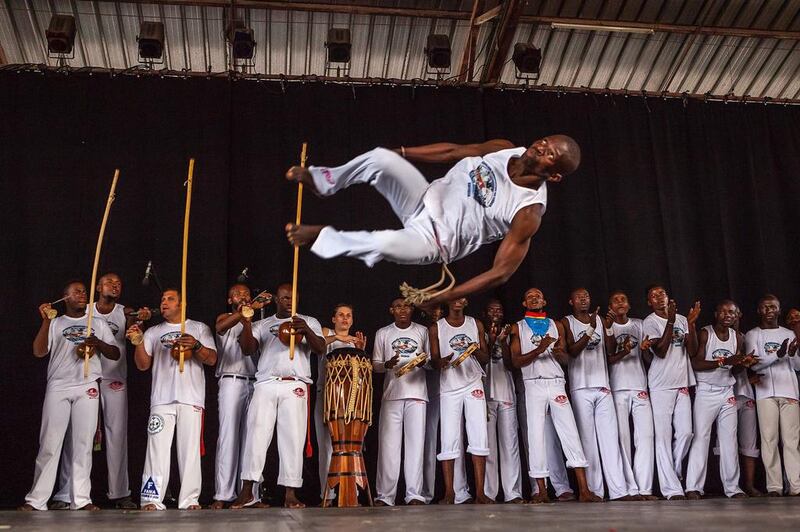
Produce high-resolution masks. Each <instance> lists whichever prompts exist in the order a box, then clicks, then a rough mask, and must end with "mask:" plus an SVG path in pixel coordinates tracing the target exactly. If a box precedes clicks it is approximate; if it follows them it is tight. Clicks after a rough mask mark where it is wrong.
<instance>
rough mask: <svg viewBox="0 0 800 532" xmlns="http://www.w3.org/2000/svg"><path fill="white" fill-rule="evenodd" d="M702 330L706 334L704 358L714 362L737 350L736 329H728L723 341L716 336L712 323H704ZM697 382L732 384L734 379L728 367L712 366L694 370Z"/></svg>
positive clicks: (731, 354)
mask: <svg viewBox="0 0 800 532" xmlns="http://www.w3.org/2000/svg"><path fill="white" fill-rule="evenodd" d="M703 330H705V331H706V333H707V334H708V340H707V341H706V347H705V351H706V352H705V360H708V361H714V362H716V361H717V359H718V358H720V357H725V358H727V357H732V356H733V355H735V354H736V351H737V347H738V346H737V345H736V344H737V341H736V331H734V330H733V329H730V328H729V329H728V339H727V340H725V341H723V340H720V339H719V337H718V336H717V333H716V331H714V326H713V325H706V326H705V327H703ZM694 374H695V377H696V378H697V382H704V383H706V384H711V385H712V386H733V385H734V383H735V382H736V379H734V377H733V372H732V371H731V368H729V367H721V368H714V369H712V370H707V371H695V372H694Z"/></svg>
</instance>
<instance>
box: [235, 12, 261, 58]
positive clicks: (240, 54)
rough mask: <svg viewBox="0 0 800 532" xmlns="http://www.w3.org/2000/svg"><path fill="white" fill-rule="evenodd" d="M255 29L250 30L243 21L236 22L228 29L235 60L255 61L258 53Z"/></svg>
mask: <svg viewBox="0 0 800 532" xmlns="http://www.w3.org/2000/svg"><path fill="white" fill-rule="evenodd" d="M254 35H255V34H254V32H253V28H248V27H246V26H245V25H244V22H242V21H241V20H237V21H234V22H233V23H232V24H231V25H230V26H229V28H228V42H229V43H231V53H232V55H233V58H234V59H253V56H254V55H255V53H256V40H255V37H254Z"/></svg>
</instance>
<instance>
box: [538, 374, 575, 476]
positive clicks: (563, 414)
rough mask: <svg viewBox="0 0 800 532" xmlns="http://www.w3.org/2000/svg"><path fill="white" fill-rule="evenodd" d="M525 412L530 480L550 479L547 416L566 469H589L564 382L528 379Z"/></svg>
mask: <svg viewBox="0 0 800 532" xmlns="http://www.w3.org/2000/svg"><path fill="white" fill-rule="evenodd" d="M524 382H525V408H526V411H527V414H528V416H527V417H528V419H527V421H528V467H529V468H530V471H529V472H528V475H529V476H530V477H531V478H534V479H537V478H545V477H549V476H550V470H549V469H548V455H549V454H550V453H549V451H548V448H547V442H546V437H545V434H546V429H545V426H546V419H547V412H548V411H549V412H550V417H551V419H552V421H553V426H554V427H555V429H556V433H557V434H558V439H559V440H560V442H561V449H562V451H563V453H564V455H565V456H566V459H567V467H571V468H576V467H587V466H588V465H589V463H588V462H587V461H586V457H585V456H584V454H583V447H582V446H581V440H580V436H578V427H577V425H576V424H575V416H574V415H573V413H572V407H571V405H570V402H569V398H568V397H567V392H566V390H565V389H564V379H526V380H525V381H524Z"/></svg>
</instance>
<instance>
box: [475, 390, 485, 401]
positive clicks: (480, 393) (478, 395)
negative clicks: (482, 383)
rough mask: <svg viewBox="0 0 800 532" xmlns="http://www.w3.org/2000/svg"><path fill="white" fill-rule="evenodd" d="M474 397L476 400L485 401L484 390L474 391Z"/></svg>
mask: <svg viewBox="0 0 800 532" xmlns="http://www.w3.org/2000/svg"><path fill="white" fill-rule="evenodd" d="M472 397H474V398H475V399H483V390H472Z"/></svg>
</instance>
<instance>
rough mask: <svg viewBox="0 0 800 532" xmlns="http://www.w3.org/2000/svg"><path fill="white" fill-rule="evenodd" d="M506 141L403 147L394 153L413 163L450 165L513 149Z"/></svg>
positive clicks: (441, 143)
mask: <svg viewBox="0 0 800 532" xmlns="http://www.w3.org/2000/svg"><path fill="white" fill-rule="evenodd" d="M513 147H514V144H512V143H511V142H510V141H508V140H504V139H494V140H487V141H486V142H482V143H479V144H453V143H451V142H437V143H436V144H427V145H425V146H410V147H409V146H404V147H402V148H396V149H395V150H394V151H395V152H397V153H399V154H400V155H402V156H403V157H405V158H406V159H408V160H409V161H411V162H415V163H452V162H456V161H460V160H461V159H463V158H464V157H480V156H482V155H486V154H487V153H492V152H496V151H499V150H506V149H508V148H513Z"/></svg>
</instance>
